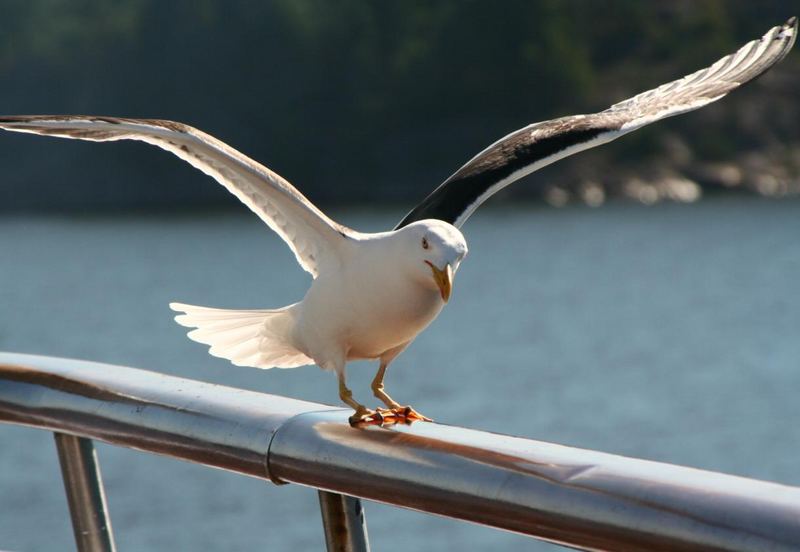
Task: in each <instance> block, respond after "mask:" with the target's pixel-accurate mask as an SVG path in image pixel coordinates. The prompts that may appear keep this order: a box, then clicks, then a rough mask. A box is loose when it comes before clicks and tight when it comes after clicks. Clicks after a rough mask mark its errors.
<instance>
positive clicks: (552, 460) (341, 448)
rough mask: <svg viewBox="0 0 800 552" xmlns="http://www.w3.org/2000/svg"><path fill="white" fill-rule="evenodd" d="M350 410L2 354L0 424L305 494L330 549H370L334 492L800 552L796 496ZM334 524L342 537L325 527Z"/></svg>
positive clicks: (556, 532)
mask: <svg viewBox="0 0 800 552" xmlns="http://www.w3.org/2000/svg"><path fill="white" fill-rule="evenodd" d="M348 414H349V412H348V411H347V410H344V409H340V408H334V407H330V406H325V405H321V404H316V403H310V402H305V401H298V400H294V399H288V398H285V397H279V396H274V395H267V394H261V393H256V392H252V391H245V390H241V389H235V388H231V387H225V386H221V385H214V384H209V383H203V382H199V381H195V380H189V379H184V378H178V377H174V376H167V375H163V374H159V373H155V372H148V371H144V370H138V369H133V368H124V367H120V366H111V365H106V364H98V363H93V362H86V361H77V360H64V359H56V358H49V357H37V356H28V355H19V354H11V353H0V422H10V423H16V424H23V425H29V426H34V427H39V428H44V429H48V430H51V431H55V432H59V433H66V434H70V435H75V436H79V437H83V438H88V439H98V440H101V441H104V442H107V443H111V444H114V445H119V446H124V447H128V448H134V449H137V450H143V451H148V452H155V453H158V454H164V455H167V456H171V457H174V458H180V459H183V460H187V461H190V462H195V463H200V464H205V465H208V466H213V467H217V468H222V469H226V470H230V471H234V472H237V473H242V474H245V475H249V476H253V477H258V478H262V479H267V480H271V481H273V482H276V483H297V484H301V485H306V486H310V487H314V488H316V489H319V490H321V491H322V492H323V494H321V504H322V505H323V508H326V507H327V508H329V509H328V510H324V514H325V515H324V516H323V518H326V519H327V521H326V538H327V542H328V545H329V549H335V547H336V546H338V545H337V544H336V542H332V541H331V538H335V536H336V535H337V534H340V533H341V534H344V535H345V537H347V538H348V539H349V540H348V541H347V542H349V543H350V544H342V546H341V549H342V550H356V549H360V550H365V549H366V547H367V546H368V545H367V544H366V534H365V531H364V534H363V538H362V535H360V534H359V532H360V531H362V530H363V529H364V527H365V525H364V523H363V512H362V511H361V508H360V504H359V503H357V502H353V501H352V499H349V498H343V499H342V500H343V501H344V502H342V501H341V500H339V499H338V498H337V497H336V495H335V494H334V495H331V493H339V494H341V495H348V496H349V497H360V498H366V499H370V500H375V501H379V502H384V503H387V504H392V505H395V506H401V507H405V508H412V509H415V510H419V511H423V512H428V513H433V514H439V515H444V516H448V517H452V518H457V519H462V520H468V521H472V522H476V523H481V524H484V525H488V526H492V527H496V528H500V529H506V530H511V531H515V532H518V533H523V534H526V535H530V536H534V537H537V538H540V539H544V540H548V541H552V542H557V543H561V544H565V545H568V546H572V547H576V548H580V549H586V550H615V551H633V550H642V551H644V550H648V551H654V550H731V551H733V550H736V551H740V550H741V551H747V550H753V551H759V552H764V551H782V550H786V551H789V550H795V551H796V550H798V549H800V488H795V487H789V486H785V485H779V484H776V483H769V482H764V481H757V480H752V479H745V478H741V477H735V476H731V475H725V474H719V473H714V472H709V471H702V470H697V469H693V468H687V467H680V466H675V465H670V464H664V463H658V462H652V461H646V460H638V459H633V458H625V457H621V456H616V455H612V454H606V453H602V452H595V451H589V450H581V449H576V448H570V447H565V446H560V445H555V444H551V443H545V442H541V441H533V440H528V439H521V438H517V437H510V436H505V435H499V434H494V433H487V432H482V431H476V430H471V429H465V428H460V427H454V426H447V425H440V424H436V423H417V424H414V425H412V426H391V427H385V428H383V427H374V426H373V427H366V428H353V427H350V425H349V424H348V423H347V417H348ZM337 512H338V513H337ZM348 515H349V516H350V518H346V517H342V516H348ZM326 516H327V517H326ZM337 516H338V517H337ZM359 516H361V518H360V519H357V518H358V517H359ZM73 519H74V514H73ZM332 523H335V524H336V527H344V528H345V529H347V530H342V531H339V532H337V531H334V530H330V531H329V529H332V527H333V526H332V525H331V524H332ZM108 527H109V532H110V525H108ZM353 531H355V532H356V533H353ZM331 535H332V536H331ZM343 538H344V537H343ZM342 542H344V541H342ZM339 544H341V543H339ZM1 545H2V543H0V546H1ZM331 547H334V548H331Z"/></svg>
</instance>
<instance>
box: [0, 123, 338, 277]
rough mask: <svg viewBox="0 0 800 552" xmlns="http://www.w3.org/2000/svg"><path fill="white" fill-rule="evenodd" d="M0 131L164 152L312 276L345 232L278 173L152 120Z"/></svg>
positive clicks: (200, 135) (195, 133)
mask: <svg viewBox="0 0 800 552" xmlns="http://www.w3.org/2000/svg"><path fill="white" fill-rule="evenodd" d="M0 128H3V129H5V130H10V131H15V132H28V133H33V134H42V135H46V136H57V137H61V138H73V139H77V140H91V141H94V142H107V141H115V140H139V141H142V142H146V143H148V144H152V145H155V146H158V147H160V148H162V149H165V150H167V151H169V152H171V153H173V154H175V155H177V156H178V157H180V158H181V159H183V160H184V161H187V162H188V163H190V164H191V165H192V166H194V167H195V168H197V169H200V170H201V171H203V172H204V173H205V174H207V175H209V176H210V177H212V178H214V179H215V180H216V181H217V182H219V183H220V184H222V185H223V186H224V187H225V188H226V189H227V190H228V191H229V192H231V193H232V194H233V195H235V196H236V197H237V198H239V199H240V200H241V201H242V202H243V203H244V204H245V205H247V206H248V207H249V208H250V209H251V210H252V211H253V212H254V213H255V214H257V215H258V216H259V217H260V218H261V220H263V221H264V222H265V223H267V225H268V226H269V227H270V228H272V229H273V230H274V231H275V232H277V233H278V235H279V236H280V237H281V238H283V239H284V241H286V243H287V244H288V245H289V247H290V248H291V250H292V252H294V254H295V256H296V257H297V261H298V262H299V263H300V266H302V267H303V269H304V270H306V271H308V272H309V273H311V275H312V276H314V277H316V276H317V275H318V274H319V271H320V269H321V268H322V265H325V264H327V263H328V262H336V260H337V259H336V258H335V257H336V251H338V249H339V246H340V245H341V243H342V241H343V240H346V239H347V235H348V233H349V232H350V231H349V229H347V228H345V227H344V226H341V225H339V224H337V223H336V222H334V221H333V220H331V219H330V218H328V217H327V216H326V215H325V214H324V213H322V212H321V211H320V210H319V209H317V208H316V207H315V206H314V205H313V204H312V203H311V202H310V201H308V199H306V198H305V197H304V196H303V195H302V194H301V193H300V192H299V191H297V189H296V188H294V186H292V185H291V184H289V182H287V181H286V180H284V179H283V178H281V176H280V175H278V174H276V173H274V172H272V171H271V170H269V169H268V168H266V167H264V166H263V165H261V164H259V163H257V162H255V161H253V160H252V159H250V158H249V157H247V156H245V155H243V154H241V153H239V152H238V151H236V150H235V149H233V148H231V147H230V146H228V145H227V144H224V143H223V142H220V141H219V140H217V139H216V138H214V137H213V136H209V135H208V134H206V133H204V132H201V131H199V130H197V129H196V128H193V127H190V126H188V125H184V124H181V123H175V122H172V121H162V120H155V119H123V118H117V117H96V116H64V115H52V116H51V115H32V116H11V117H0Z"/></svg>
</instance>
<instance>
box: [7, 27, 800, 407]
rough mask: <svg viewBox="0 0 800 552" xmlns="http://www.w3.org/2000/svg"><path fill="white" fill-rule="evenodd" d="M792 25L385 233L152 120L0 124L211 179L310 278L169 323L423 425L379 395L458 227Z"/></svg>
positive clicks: (646, 118)
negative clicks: (355, 370)
mask: <svg viewBox="0 0 800 552" xmlns="http://www.w3.org/2000/svg"><path fill="white" fill-rule="evenodd" d="M796 34H797V19H796V18H794V17H793V18H791V19H790V20H789V21H787V22H786V23H785V24H784V25H781V26H777V27H774V28H772V29H770V30H769V31H768V32H767V34H765V35H764V36H763V37H761V38H760V39H757V40H754V41H752V42H749V43H747V44H745V45H744V46H743V47H742V48H740V49H739V50H738V51H736V52H734V53H733V54H730V55H728V56H726V57H724V58H722V59H720V60H719V61H718V62H716V63H715V64H713V65H711V66H709V67H707V68H705V69H701V70H700V71H697V72H695V73H692V74H690V75H688V76H686V77H684V78H682V79H679V80H676V81H673V82H670V83H667V84H664V85H662V86H659V87H658V88H655V89H653V90H650V91H647V92H644V93H642V94H639V95H637V96H634V97H632V98H630V99H628V100H625V101H623V102H620V103H618V104H615V105H613V106H612V107H610V108H609V109H607V110H605V111H601V112H599V113H594V114H589V115H574V116H571V117H563V118H560V119H554V120H551V121H545V122H541V123H535V124H533V125H529V126H527V127H524V128H522V129H520V130H517V131H515V132H513V133H511V134H509V135H508V136H505V137H504V138H502V139H500V140H498V141H497V142H495V143H494V144H492V145H490V146H489V147H488V148H486V149H485V150H483V151H482V152H480V153H479V154H478V155H476V156H475V157H473V158H472V159H471V160H470V161H468V162H467V163H466V164H465V165H464V166H463V167H461V168H460V169H459V170H458V171H456V172H455V173H454V174H453V175H452V176H451V177H450V178H448V179H447V180H446V181H445V182H444V183H443V184H442V185H441V186H439V187H438V188H437V189H436V190H434V192H433V193H431V194H430V195H429V196H428V197H427V198H425V200H424V201H423V202H421V203H420V204H419V205H418V206H417V207H416V208H414V209H413V210H412V211H411V212H410V213H409V214H408V215H407V216H406V217H405V218H404V219H403V220H402V221H401V222H400V223H399V224H398V225H397V227H396V228H395V229H394V230H391V231H388V232H381V233H372V234H367V233H361V232H357V231H355V230H352V229H350V228H347V227H345V226H343V225H341V224H338V223H336V222H334V221H333V220H331V219H330V218H328V217H327V216H326V215H325V214H324V213H322V211H320V210H319V209H317V208H316V207H315V206H314V205H313V204H312V203H311V202H310V201H308V200H307V199H306V198H305V197H304V196H303V195H302V194H301V193H300V192H299V191H298V190H297V189H295V188H294V187H293V186H292V185H291V184H289V183H288V182H287V181H286V180H284V179H283V178H281V177H280V176H279V175H277V174H275V173H274V172H272V171H270V170H269V169H267V168H266V167H264V166H263V165H260V164H259V163H257V162H255V161H253V160H252V159H250V158H248V157H246V156H245V155H243V154H241V153H239V152H238V151H236V150H234V149H233V148H231V147H230V146H228V145H226V144H224V143H222V142H220V141H219V140H217V139H215V138H213V137H212V136H209V135H208V134H205V133H203V132H201V131H199V130H197V129H195V128H192V127H190V126H187V125H184V124H181V123H175V122H172V121H162V120H153V119H125V118H117V117H98V116H64V115H53V116H51V115H38V116H37V115H34V116H9V117H0V128H4V129H6V130H10V131H16V132H28V133H33V134H43V135H48V136H57V137H62V138H73V139H80V140H90V141H97V142H103V141H115V140H139V141H143V142H146V143H149V144H152V145H156V146H158V147H160V148H162V149H165V150H167V151H169V152H171V153H173V154H175V155H177V156H178V157H180V158H181V159H183V160H185V161H187V162H188V163H190V164H191V165H193V166H194V167H196V168H198V169H199V170H201V171H203V172H204V173H206V174H207V175H209V176H211V177H212V178H214V179H215V180H217V181H218V182H219V183H220V184H222V185H223V186H224V187H225V188H226V189H228V190H229V191H230V192H231V193H233V194H234V195H235V196H236V197H238V198H239V199H240V200H241V201H242V202H243V203H244V204H245V205H246V206H247V207H249V208H250V209H251V210H252V211H253V212H254V213H255V214H256V215H258V216H259V217H260V218H261V219H262V220H263V221H264V222H265V223H266V224H267V225H268V226H269V227H270V228H271V229H272V230H274V231H275V232H276V233H277V234H278V235H279V236H280V237H281V238H283V240H284V241H285V242H286V243H287V245H288V246H289V248H290V249H291V250H292V252H293V253H294V254H295V256H296V258H297V261H298V263H299V264H300V266H301V267H302V268H303V269H304V270H306V271H307V272H309V273H310V274H311V276H312V277H313V282H312V284H311V286H310V288H309V290H308V292H307V293H306V295H305V297H303V299H302V300H301V301H299V302H297V303H294V304H291V305H288V306H286V307H283V308H279V309H270V310H227V309H214V308H208V307H198V306H193V305H185V304H180V303H172V304H171V305H170V306H171V307H172V308H173V309H174V310H176V311H179V312H182V313H183V314H180V315H178V316H176V318H175V319H176V321H177V322H178V323H180V324H182V325H184V326H188V327H191V328H194V329H193V330H192V331H190V332H189V334H188V335H189V337H190V338H191V339H193V340H195V341H198V342H201V343H205V344H207V345H209V346H210V350H209V352H210V353H211V354H212V355H215V356H219V357H222V358H226V359H229V360H230V361H231V362H233V363H234V364H236V365H242V366H253V367H257V368H272V367H278V368H293V367H296V366H302V365H306V364H312V363H313V364H317V365H318V366H319V367H321V368H323V369H325V370H331V371H334V372H335V373H336V374H337V377H338V382H339V396H340V398H341V399H342V400H343V401H344V402H345V403H347V404H348V405H350V406H351V407H352V408H354V409H355V410H356V412H355V414H354V415H353V417H352V418H351V421H353V422H358V421H374V420H376V419H377V420H378V421H382V420H383V421H386V420H388V421H398V420H404V421H413V420H418V419H427V418H425V417H424V416H422V415H420V414H418V413H416V412H415V411H414V410H413V409H411V408H410V407H402V406H400V404H399V403H397V402H396V401H394V400H393V399H392V398H391V397H389V395H388V394H386V392H385V390H384V386H383V379H384V376H385V373H386V368H387V366H388V365H389V363H390V362H391V361H392V360H393V359H394V358H395V357H397V355H398V354H400V353H401V352H402V351H403V350H404V349H405V348H406V347H407V346H408V345H409V344H410V343H411V342H412V341H413V340H414V338H415V337H416V336H417V335H418V334H419V333H420V332H421V331H422V330H424V329H425V328H426V327H427V326H428V325H429V324H430V323H431V322H432V321H433V320H434V319H435V318H436V316H437V315H438V314H439V312H440V311H441V309H442V307H443V306H444V304H445V303H446V302H447V300H448V299H449V297H450V293H451V289H452V283H453V275H454V274H455V272H456V271H457V270H458V267H459V265H460V263H461V261H462V260H463V259H464V257H465V255H466V254H467V245H466V240H465V239H464V236H463V235H462V234H461V232H460V230H459V228H460V227H461V226H462V225H463V224H464V222H465V221H466V220H467V218H468V217H469V216H470V215H471V214H472V213H473V212H474V211H475V209H477V207H478V206H480V205H481V204H482V203H483V202H484V201H486V200H487V199H488V198H489V197H491V196H492V195H493V194H494V193H496V192H497V191H499V190H500V189H502V188H504V187H506V186H508V185H509V184H511V183H512V182H514V181H516V180H518V179H520V178H522V177H524V176H526V175H528V174H530V173H531V172H533V171H535V170H538V169H539V168H541V167H544V166H546V165H548V164H550V163H553V162H555V161H557V160H559V159H561V158H563V157H566V156H568V155H572V154H573V153H577V152H579V151H582V150H585V149H588V148H590V147H594V146H596V145H600V144H603V143H606V142H609V141H611V140H613V139H615V138H617V137H619V136H622V135H624V134H627V133H628V132H631V131H633V130H636V129H638V128H641V127H642V126H644V125H647V124H649V123H652V122H655V121H657V120H660V119H663V118H665V117H670V116H673V115H678V114H681V113H685V112H687V111H691V110H694V109H698V108H699V107H702V106H704V105H707V104H709V103H711V102H713V101H716V100H718V99H720V98H722V97H723V96H725V95H726V94H727V93H728V92H730V91H732V90H734V89H735V88H737V87H739V86H740V85H742V84H744V83H746V82H748V81H750V80H752V79H754V78H756V77H758V76H759V75H761V74H762V73H764V72H765V71H766V70H768V69H769V68H770V67H772V66H773V65H774V64H775V63H777V62H778V61H780V60H781V59H783V57H784V56H785V55H786V54H787V53H788V52H789V50H790V49H791V48H792V46H793V44H794V40H795V37H796ZM354 359H379V360H380V367H379V369H378V373H377V375H376V376H375V379H374V380H373V382H372V390H373V392H374V394H375V396H376V397H377V398H378V399H380V400H381V401H382V402H383V403H384V404H385V405H386V406H387V408H386V409H383V408H381V409H378V410H377V411H373V410H370V409H367V408H366V407H364V406H363V405H362V404H360V403H358V402H357V401H355V400H354V399H353V397H352V393H351V392H350V390H349V389H348V388H347V386H346V382H345V365H346V363H347V361H349V360H354Z"/></svg>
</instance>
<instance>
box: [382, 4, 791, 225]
mask: <svg viewBox="0 0 800 552" xmlns="http://www.w3.org/2000/svg"><path fill="white" fill-rule="evenodd" d="M796 35H797V18H796V17H792V18H791V19H789V20H788V21H787V22H786V23H784V24H783V25H781V26H778V27H773V28H772V29H770V30H769V32H767V34H765V35H764V36H763V37H761V38H759V39H758V40H754V41H752V42H749V43H747V44H745V45H744V46H742V47H741V48H740V49H739V50H738V51H737V52H734V53H733V54H731V55H729V56H726V57H724V58H722V59H721V60H719V61H718V62H716V63H715V64H714V65H712V66H710V67H707V68H705V69H701V70H700V71H697V72H695V73H692V74H691V75H687V76H686V77H684V78H682V79H679V80H676V81H673V82H670V83H667V84H664V85H662V86H659V87H658V88H654V89H653V90H649V91H647V92H644V93H642V94H639V95H637V96H634V97H632V98H630V99H628V100H625V101H623V102H620V103H618V104H615V105H613V106H611V107H610V108H608V109H606V110H605V111H601V112H600V113H594V114H591V115H573V116H571V117H562V118H560V119H553V120H551V121H545V122H541V123H535V124H532V125H529V126H527V127H525V128H522V129H520V130H517V131H516V132H512V133H511V134H509V135H508V136H506V137H504V138H501V139H500V140H498V141H497V142H495V143H494V144H492V145H491V146H489V147H488V148H486V149H485V150H483V151H482V152H480V153H479V154H478V155H476V156H475V157H473V158H472V159H471V160H470V161H469V162H468V163H467V164H466V165H464V166H463V167H461V168H460V169H459V170H458V171H457V172H456V173H455V174H453V175H452V176H451V177H450V178H448V179H447V180H446V181H445V182H444V183H443V184H442V185H441V186H439V187H438V188H437V189H436V190H434V192H433V193H431V194H430V195H429V196H428V197H427V198H425V200H424V201H423V202H422V203H420V204H419V205H418V206H417V207H415V208H414V209H413V210H412V211H411V212H410V213H409V214H408V215H406V217H405V218H404V219H403V220H402V221H401V222H400V224H398V226H397V227H398V228H400V227H402V226H405V225H407V224H410V223H411V222H414V221H415V220H421V219H428V218H435V219H440V220H444V221H447V222H450V223H452V224H454V225H455V226H461V225H462V224H464V221H466V220H467V218H469V216H470V215H471V214H472V212H473V211H475V209H477V208H478V206H479V205H480V204H481V203H483V202H484V201H486V200H487V199H489V197H491V196H492V195H493V194H495V193H496V192H498V191H499V190H501V189H503V188H505V187H506V186H508V185H509V184H511V183H512V182H514V181H515V180H518V179H520V178H522V177H523V176H526V175H528V174H530V173H532V172H533V171H536V170H538V169H540V168H542V167H544V166H546V165H549V164H550V163H553V162H555V161H558V160H559V159H562V158H564V157H567V156H568V155H572V154H573V153H577V152H579V151H582V150H585V149H588V148H592V147H594V146H598V145H600V144H605V143H606V142H610V141H611V140H614V139H615V138H618V137H619V136H622V135H623V134H627V133H628V132H631V131H633V130H636V129H637V128H639V127H642V126H644V125H647V124H650V123H652V122H655V121H658V120H659V119H664V118H665V117H671V116H673V115H679V114H681V113H686V112H687V111H692V110H694V109H697V108H699V107H702V106H704V105H706V104H709V103H711V102H713V101H716V100H718V99H720V98H722V97H723V96H725V95H726V94H727V93H728V92H730V91H731V90H734V89H735V88H738V87H739V86H741V85H742V84H744V83H746V82H748V81H750V80H753V79H754V78H756V77H758V76H759V75H761V74H762V73H764V72H765V71H766V70H767V69H769V68H770V67H772V66H773V65H774V64H776V63H778V62H779V61H780V60H781V59H783V57H784V56H785V55H786V54H787V53H788V52H789V50H791V48H792V46H793V45H794V41H795V37H796Z"/></svg>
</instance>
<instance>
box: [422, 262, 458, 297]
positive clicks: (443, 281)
mask: <svg viewBox="0 0 800 552" xmlns="http://www.w3.org/2000/svg"><path fill="white" fill-rule="evenodd" d="M425 262H426V263H427V264H428V266H429V267H431V272H433V280H434V281H435V282H436V285H437V286H438V287H439V292H440V293H441V294H442V299H443V300H444V302H445V303H447V300H448V299H450V293H451V292H452V291H453V268H452V267H451V266H450V264H446V265H445V267H444V268H443V269H440V268H436V266H435V265H434V264H433V263H432V262H430V261H425Z"/></svg>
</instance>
